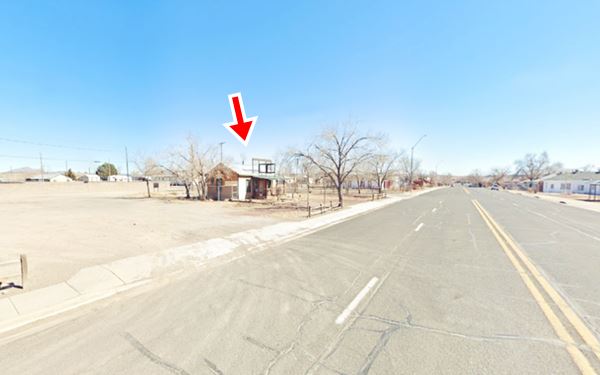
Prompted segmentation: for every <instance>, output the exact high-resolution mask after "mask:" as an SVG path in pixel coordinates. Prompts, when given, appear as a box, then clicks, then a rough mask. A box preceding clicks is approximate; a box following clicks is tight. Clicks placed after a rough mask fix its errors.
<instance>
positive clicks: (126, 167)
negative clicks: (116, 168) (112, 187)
mask: <svg viewBox="0 0 600 375" xmlns="http://www.w3.org/2000/svg"><path fill="white" fill-rule="evenodd" d="M125 169H126V170H127V182H129V180H130V179H131V178H130V177H129V154H128V153H127V146H125Z"/></svg>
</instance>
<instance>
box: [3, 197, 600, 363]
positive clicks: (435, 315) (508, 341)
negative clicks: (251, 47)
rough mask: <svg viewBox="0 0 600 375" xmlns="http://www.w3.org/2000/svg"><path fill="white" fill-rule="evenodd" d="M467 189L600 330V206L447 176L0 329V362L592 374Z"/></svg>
mask: <svg viewBox="0 0 600 375" xmlns="http://www.w3.org/2000/svg"><path fill="white" fill-rule="evenodd" d="M472 200H477V201H478V202H479V203H480V204H481V206H482V207H484V208H485V209H486V210H487V212H488V213H489V214H490V215H491V216H492V217H493V218H494V219H495V221H496V222H497V223H498V224H500V226H502V228H504V230H505V231H506V233H508V234H509V235H510V236H512V238H514V240H515V241H516V242H517V243H518V244H519V245H520V247H521V248H522V250H523V251H524V252H525V253H526V254H527V255H528V256H529V258H530V260H531V261H532V262H533V263H535V265H537V266H538V267H539V269H540V271H541V272H542V273H543V274H544V276H545V277H546V278H547V280H548V282H549V283H550V284H551V286H552V287H553V288H555V290H556V291H557V292H558V293H560V294H561V295H562V296H564V297H565V299H566V301H567V302H568V304H569V307H570V308H571V309H572V310H573V311H574V312H575V313H576V314H577V316H579V317H580V318H581V319H582V320H583V321H584V322H585V324H586V326H587V327H589V329H590V330H592V331H593V334H594V335H595V336H596V337H598V332H599V330H598V327H600V242H599V240H600V215H598V214H596V213H593V212H587V211H583V210H579V209H573V208H569V207H563V206H560V205H557V204H554V203H551V202H542V201H539V200H536V199H533V198H528V197H522V196H519V195H514V194H511V193H508V192H492V191H488V190H480V189H471V190H469V191H466V190H464V189H462V188H449V189H443V190H438V191H435V192H432V193H429V194H425V195H422V196H419V197H417V198H414V199H411V200H406V201H402V202H400V203H398V204H394V205H392V206H388V207H387V208H384V209H381V210H378V211H375V212H372V213H369V214H367V215H363V216H360V217H357V218H354V219H352V220H349V221H346V222H344V223H341V224H338V225H335V226H332V227H329V228H327V229H324V230H321V231H319V232H316V233H313V234H311V235H308V236H305V237H303V238H300V239H296V240H294V241H291V242H288V243H285V244H282V245H279V246H277V247H273V248H270V249H267V250H265V251H262V252H259V253H255V254H252V255H249V256H247V257H244V258H241V259H238V260H237V261H234V262H232V263H228V264H225V265H221V266H218V267H214V268H211V269H208V270H204V271H202V272H196V273H194V274H186V275H182V276H179V277H174V278H173V280H169V282H162V283H160V284H159V285H151V286H148V287H146V288H144V289H142V290H138V291H135V292H131V293H129V294H126V295H123V296H120V297H117V298H115V299H112V300H110V301H105V302H103V303H101V304H97V305H95V306H91V307H88V308H86V309H83V310H80V311H77V312H73V313H71V314H69V315H66V316H63V317H60V318H57V319H54V320H50V321H46V322H42V323H40V324H38V325H36V326H33V327H31V328H28V329H27V330H25V331H23V332H20V333H19V335H17V336H14V337H12V338H4V339H2V338H0V351H1V352H2V356H1V357H0V373H2V374H171V373H173V374H367V373H369V374H415V373H420V374H431V373H445V374H571V373H572V374H578V373H580V371H581V361H582V359H581V357H579V362H577V360H576V359H574V357H573V355H572V353H573V352H574V351H575V352H579V353H581V354H582V356H583V361H584V362H585V361H587V362H588V363H589V365H590V366H591V367H590V368H591V369H592V371H594V370H595V371H596V372H599V373H600V360H599V359H598V358H596V357H595V356H594V353H593V352H592V350H591V349H590V347H589V346H588V345H587V344H586V343H585V342H584V340H582V338H581V337H580V336H578V334H577V331H576V329H575V328H574V327H572V326H571V325H570V323H569V321H568V319H566V318H565V317H564V316H563V315H561V313H560V311H559V310H558V308H557V306H556V304H554V303H553V302H552V301H550V298H549V297H548V295H546V294H544V295H543V296H542V298H545V300H548V301H549V302H548V305H549V306H550V307H549V308H550V309H551V310H552V311H554V312H555V313H556V315H557V316H558V319H559V323H561V324H563V325H564V326H565V327H566V330H567V331H568V333H569V334H570V335H571V336H572V337H573V338H574V340H575V342H574V343H571V344H569V343H566V342H565V340H563V339H561V337H560V335H557V331H556V329H555V327H556V324H557V323H556V321H554V322H552V319H550V318H549V313H548V311H547V310H543V308H542V307H541V304H543V303H542V302H540V301H539V300H536V298H534V295H532V292H531V289H530V288H531V286H527V285H526V283H525V282H524V280H525V278H526V277H529V276H527V275H525V272H518V271H517V268H515V265H514V264H513V263H512V262H511V260H510V259H509V257H508V256H507V254H506V252H505V250H504V248H503V247H501V245H500V242H499V240H498V239H497V237H496V236H495V235H494V233H493V231H492V230H491V229H490V226H489V225H488V224H487V223H486V221H484V219H483V217H482V215H481V214H480V212H479V210H478V209H477V208H476V207H475V205H474V204H473V202H472ZM531 278H532V279H533V276H531ZM534 283H537V281H535V280H534ZM540 284H541V283H540ZM532 285H534V284H532ZM535 285H537V284H535ZM535 285H534V286H535ZM538 286H539V285H538ZM553 324H554V325H553ZM567 349H569V350H567Z"/></svg>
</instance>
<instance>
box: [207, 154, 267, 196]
mask: <svg viewBox="0 0 600 375" xmlns="http://www.w3.org/2000/svg"><path fill="white" fill-rule="evenodd" d="M276 180H277V177H276V176H275V169H274V167H273V168H266V169H262V168H261V170H260V172H259V170H252V168H247V167H245V166H244V165H238V166H227V165H225V164H223V163H219V164H217V166H215V167H214V168H213V169H212V170H211V171H210V172H209V173H208V198H209V199H214V200H229V199H231V200H247V199H266V198H267V197H268V196H269V191H270V189H271V188H272V187H273V184H274V182H275V181H276Z"/></svg>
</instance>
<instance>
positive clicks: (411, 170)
mask: <svg viewBox="0 0 600 375" xmlns="http://www.w3.org/2000/svg"><path fill="white" fill-rule="evenodd" d="M425 137H427V134H423V135H422V136H421V138H419V140H418V141H417V143H415V144H414V145H413V146H412V147H411V148H410V173H409V180H408V186H409V188H410V190H411V191H412V183H413V173H414V170H413V168H414V167H413V160H414V159H413V156H414V153H415V147H417V145H418V144H419V142H421V140H422V139H423V138H425Z"/></svg>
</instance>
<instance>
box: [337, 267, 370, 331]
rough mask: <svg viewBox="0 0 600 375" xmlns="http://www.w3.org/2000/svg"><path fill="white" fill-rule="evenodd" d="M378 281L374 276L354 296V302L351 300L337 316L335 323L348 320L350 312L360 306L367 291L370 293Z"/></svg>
mask: <svg viewBox="0 0 600 375" xmlns="http://www.w3.org/2000/svg"><path fill="white" fill-rule="evenodd" d="M377 281H379V279H378V278H376V277H374V278H372V279H371V280H370V281H369V282H368V283H367V285H365V287H364V288H363V289H362V290H361V291H360V293H358V294H357V295H356V297H354V299H353V300H352V302H350V304H349V305H348V307H346V308H345V309H344V311H342V313H341V314H340V316H338V317H337V319H336V320H335V324H342V323H344V322H345V321H346V319H347V318H348V316H349V315H350V313H351V312H352V311H353V310H354V309H355V308H356V307H357V306H358V304H359V303H360V301H361V300H362V299H363V298H365V296H366V295H367V293H369V291H370V290H371V289H372V288H373V287H374V286H375V284H377Z"/></svg>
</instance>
